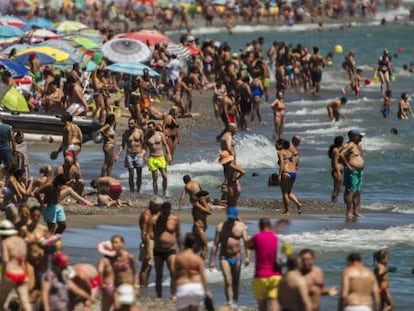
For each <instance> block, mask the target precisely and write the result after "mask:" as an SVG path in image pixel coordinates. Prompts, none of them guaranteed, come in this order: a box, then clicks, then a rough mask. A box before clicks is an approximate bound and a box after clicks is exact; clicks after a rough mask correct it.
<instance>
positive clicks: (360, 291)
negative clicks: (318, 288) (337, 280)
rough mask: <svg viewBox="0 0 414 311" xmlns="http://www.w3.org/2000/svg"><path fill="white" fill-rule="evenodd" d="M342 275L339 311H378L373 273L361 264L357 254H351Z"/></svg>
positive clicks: (377, 296)
mask: <svg viewBox="0 0 414 311" xmlns="http://www.w3.org/2000/svg"><path fill="white" fill-rule="evenodd" d="M347 262H348V266H347V267H346V268H345V270H344V271H343V273H342V284H341V293H340V297H339V305H338V307H339V308H338V310H339V311H353V310H358V311H371V310H373V311H379V310H380V297H379V289H378V283H377V280H376V279H375V275H374V273H372V271H371V270H370V269H368V268H367V267H365V265H364V264H363V263H362V260H361V255H360V254H359V253H351V254H349V256H348V258H347Z"/></svg>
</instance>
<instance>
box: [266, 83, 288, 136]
mask: <svg viewBox="0 0 414 311" xmlns="http://www.w3.org/2000/svg"><path fill="white" fill-rule="evenodd" d="M283 97H284V95H283V92H281V91H279V92H277V94H276V98H275V100H274V101H273V103H272V104H271V105H270V107H271V108H272V110H273V121H274V124H275V132H274V134H273V139H274V140H275V141H278V140H279V139H280V137H281V136H282V132H283V126H284V125H285V110H286V106H285V103H284V100H283Z"/></svg>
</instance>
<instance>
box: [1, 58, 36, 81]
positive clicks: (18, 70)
mask: <svg viewBox="0 0 414 311" xmlns="http://www.w3.org/2000/svg"><path fill="white" fill-rule="evenodd" d="M0 66H3V67H4V68H6V69H7V70H8V71H9V72H10V73H11V75H12V77H13V78H21V77H24V76H26V75H28V74H29V69H27V68H26V67H25V66H23V65H22V64H19V63H17V62H15V61H12V60H10V59H0Z"/></svg>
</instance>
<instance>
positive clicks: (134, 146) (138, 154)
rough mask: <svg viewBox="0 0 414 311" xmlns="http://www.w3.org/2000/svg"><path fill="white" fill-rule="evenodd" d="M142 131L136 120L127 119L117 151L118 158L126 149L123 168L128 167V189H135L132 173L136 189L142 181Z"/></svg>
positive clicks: (132, 190)
mask: <svg viewBox="0 0 414 311" xmlns="http://www.w3.org/2000/svg"><path fill="white" fill-rule="evenodd" d="M143 144H144V132H143V131H142V130H141V129H140V128H139V127H138V126H137V121H136V120H135V119H134V118H132V117H131V118H129V119H128V129H127V130H126V131H125V132H124V133H123V134H122V144H121V147H120V148H119V151H118V156H117V158H119V157H120V156H121V154H122V152H123V151H124V149H125V146H126V149H127V152H126V155H125V168H127V169H128V175H129V190H130V191H131V192H134V191H135V183H134V173H136V175H137V177H136V186H137V187H136V191H137V193H139V192H140V190H141V182H142V167H143V166H144V155H145V148H143Z"/></svg>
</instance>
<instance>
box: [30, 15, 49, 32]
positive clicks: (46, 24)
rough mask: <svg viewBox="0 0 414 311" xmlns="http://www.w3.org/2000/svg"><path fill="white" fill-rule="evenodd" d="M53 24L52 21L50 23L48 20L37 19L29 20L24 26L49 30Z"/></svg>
mask: <svg viewBox="0 0 414 311" xmlns="http://www.w3.org/2000/svg"><path fill="white" fill-rule="evenodd" d="M53 24H54V23H53V21H51V20H50V19H47V18H44V17H38V18H34V19H31V20H29V21H28V22H27V24H26V25H30V26H37V27H40V28H47V29H51V28H52V27H53Z"/></svg>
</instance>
